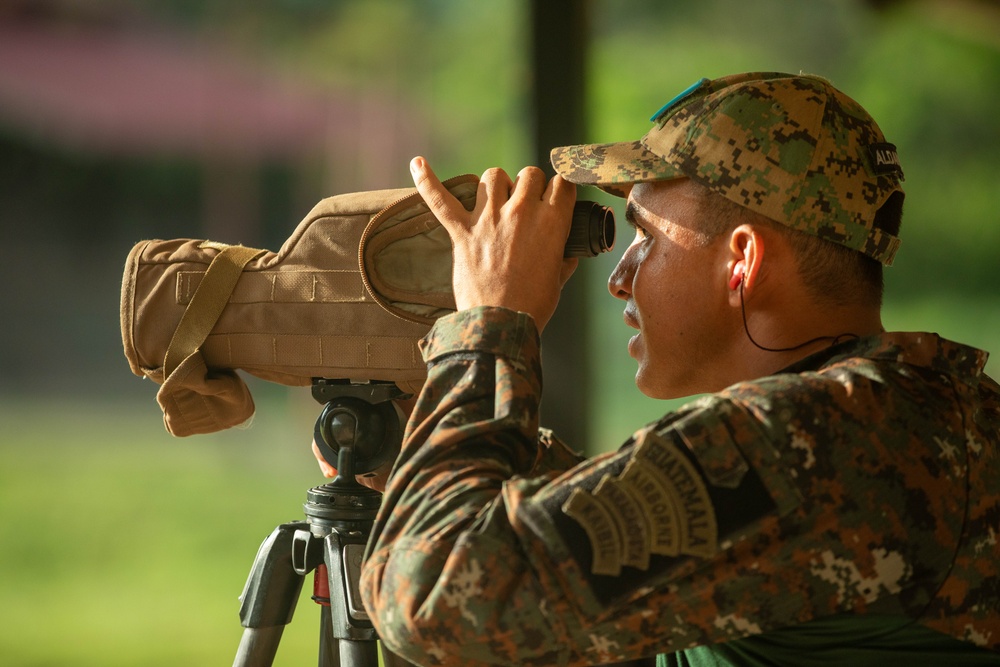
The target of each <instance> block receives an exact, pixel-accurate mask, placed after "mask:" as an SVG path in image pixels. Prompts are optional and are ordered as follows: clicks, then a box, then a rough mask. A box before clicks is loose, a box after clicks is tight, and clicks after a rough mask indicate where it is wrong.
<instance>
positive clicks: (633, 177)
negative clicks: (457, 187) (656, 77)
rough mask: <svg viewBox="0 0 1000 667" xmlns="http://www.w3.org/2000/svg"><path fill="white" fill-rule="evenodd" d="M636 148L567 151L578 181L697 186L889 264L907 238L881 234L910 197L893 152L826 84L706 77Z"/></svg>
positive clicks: (556, 160) (609, 185) (771, 77)
mask: <svg viewBox="0 0 1000 667" xmlns="http://www.w3.org/2000/svg"><path fill="white" fill-rule="evenodd" d="M650 120H652V121H654V122H655V123H656V125H655V126H654V127H653V129H651V130H650V131H649V132H648V133H647V134H646V136H644V137H643V138H642V139H640V140H639V141H630V142H624V143H613V144H588V145H581V146H565V147H562V148H556V149H553V151H552V166H553V167H554V168H555V170H556V172H558V173H559V174H560V175H562V176H563V177H564V178H566V179H567V180H569V181H572V182H574V183H580V184H590V185H597V186H599V187H602V188H603V189H605V190H607V191H608V192H611V193H613V194H617V195H620V196H621V195H624V194H625V193H626V191H627V188H621V187H616V186H623V185H629V184H632V183H641V182H647V181H658V180H668V179H674V178H683V177H687V178H691V179H692V180H694V181H697V182H698V183H701V184H702V185H704V186H706V187H707V188H709V189H711V190H714V191H715V192H718V193H719V194H721V195H723V196H724V197H726V198H727V199H729V200H731V201H733V202H736V203H737V204H739V205H741V206H744V207H746V208H749V209H751V210H753V211H757V212H758V213H761V214H763V215H765V216H767V217H768V218H770V219H772V220H775V221H777V222H780V223H783V224H785V225H788V226H789V227H792V228H794V229H798V230H801V231H803V232H807V233H809V234H814V235H816V236H819V237H821V238H824V239H828V240H830V241H833V242H835V243H839V244H841V245H844V246H847V247H849V248H852V249H854V250H858V251H860V252H863V253H864V254H866V255H868V256H870V257H873V258H874V259H877V260H878V261H880V262H882V263H883V264H886V265H888V264H892V259H893V257H894V255H895V254H896V250H897V249H898V247H899V243H900V241H899V238H897V237H896V236H893V235H892V234H889V233H887V232H884V231H882V230H879V229H876V228H873V222H874V218H875V212H876V211H877V210H878V209H879V207H881V206H882V204H884V203H885V201H886V200H887V199H888V198H889V196H890V195H891V194H892V193H894V192H899V193H902V187H901V186H900V181H902V180H903V170H902V168H901V167H900V165H899V159H898V157H897V154H896V147H895V146H893V145H892V144H890V143H887V142H886V141H885V137H884V136H883V135H882V131H881V130H880V129H879V127H878V125H877V124H876V123H875V121H874V120H873V119H872V117H871V116H870V115H869V114H868V113H867V112H866V111H865V110H864V109H863V108H862V107H861V105H859V104H858V103H857V102H855V101H854V100H852V99H851V98H849V97H848V96H846V95H844V94H843V93H842V92H840V91H839V90H837V89H836V88H834V87H833V86H832V85H830V83H829V82H828V81H826V80H824V79H822V78H820V77H816V76H810V75H804V74H803V75H794V74H782V73H777V72H766V73H762V72H752V73H746V74H735V75H732V76H727V77H723V78H720V79H714V80H709V79H702V80H701V81H699V82H697V83H696V84H694V85H693V86H691V87H690V88H688V89H687V90H685V91H684V92H682V93H681V94H680V95H678V96H677V97H675V98H674V99H673V100H671V101H670V102H668V103H667V104H666V105H665V106H664V107H663V108H662V109H660V110H659V111H658V112H657V113H656V114H654V115H653V117H652V118H651V119H650Z"/></svg>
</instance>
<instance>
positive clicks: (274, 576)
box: [233, 380, 410, 667]
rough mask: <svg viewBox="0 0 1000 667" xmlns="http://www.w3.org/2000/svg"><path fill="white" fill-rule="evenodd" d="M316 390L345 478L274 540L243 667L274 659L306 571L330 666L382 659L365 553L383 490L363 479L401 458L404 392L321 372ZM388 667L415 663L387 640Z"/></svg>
mask: <svg viewBox="0 0 1000 667" xmlns="http://www.w3.org/2000/svg"><path fill="white" fill-rule="evenodd" d="M313 396H314V397H315V398H316V399H317V400H318V401H320V402H321V403H325V407H324V408H323V411H322V413H321V414H320V416H319V418H318V419H317V421H316V427H315V440H316V444H317V445H318V446H319V448H320V451H321V452H322V453H323V456H324V458H326V459H327V460H328V461H330V462H331V463H332V462H333V461H332V460H331V459H334V460H336V462H337V463H336V467H337V477H336V478H335V479H334V480H333V481H332V482H330V483H329V484H324V485H323V486H318V487H314V488H312V489H310V490H309V491H308V492H307V501H306V503H305V505H304V510H305V515H306V520H305V521H293V522H290V523H285V524H282V525H280V526H278V527H277V528H275V529H274V531H273V532H272V533H271V534H270V535H269V536H268V537H267V539H265V540H264V542H263V543H262V544H261V546H260V549H259V550H258V552H257V557H256V558H255V559H254V563H253V567H252V568H251V570H250V576H249V577H248V579H247V583H246V585H245V586H244V588H243V594H242V595H240V602H241V607H240V622H241V624H242V625H243V627H244V628H245V630H244V631H243V636H242V638H241V640H240V645H239V648H238V649H237V652H236V659H235V660H234V661H233V666H234V667H264V666H267V665H271V664H272V663H273V661H274V657H275V655H276V653H277V651H278V644H279V642H280V641H281V635H282V632H283V631H284V629H285V626H286V625H288V624H289V623H290V622H291V620H292V614H293V613H294V611H295V604H296V602H297V601H298V598H299V593H300V592H301V590H302V584H303V580H304V579H305V575H307V574H308V573H310V572H313V573H314V575H313V576H314V584H313V600H315V601H316V602H317V603H319V604H320V610H321V611H320V637H319V662H318V664H319V666H320V667H340V666H341V665H343V667H376V666H377V665H378V651H377V637H376V633H375V628H374V627H373V626H372V623H371V620H370V619H369V616H368V613H367V612H366V611H365V609H364V607H363V606H362V603H361V591H360V578H361V561H362V558H363V556H364V551H365V546H366V545H367V543H368V538H369V536H370V535H371V529H372V525H373V524H374V522H375V515H376V513H377V512H378V508H379V505H380V503H381V498H382V496H381V494H380V493H379V492H378V491H374V490H372V489H369V488H366V487H364V486H362V485H361V484H358V482H357V481H356V480H355V474H357V473H364V472H367V471H369V470H373V469H375V468H377V467H378V466H379V465H381V464H382V463H384V462H385V461H387V460H389V458H394V457H395V455H396V453H397V452H398V451H399V443H400V441H401V439H402V436H401V434H400V429H399V418H398V413H397V412H396V409H395V407H394V406H393V405H392V403H391V402H390V401H391V399H393V398H402V397H403V396H402V392H400V391H399V389H398V388H396V386H395V385H392V384H379V383H374V384H362V385H358V384H350V383H345V382H337V381H330V380H315V381H314V382H313ZM382 659H383V663H384V664H385V665H386V667H407V666H408V665H410V663H408V662H407V661H405V660H403V659H402V658H399V657H398V656H395V655H393V654H392V653H391V652H389V651H387V650H386V649H385V647H384V646H383V647H382Z"/></svg>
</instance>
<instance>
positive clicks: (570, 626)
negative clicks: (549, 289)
mask: <svg viewBox="0 0 1000 667" xmlns="http://www.w3.org/2000/svg"><path fill="white" fill-rule="evenodd" d="M423 352H424V356H425V359H426V360H427V362H428V370H429V374H428V381H427V384H426V385H425V388H424V391H423V392H422V394H421V396H420V399H419V401H418V404H417V407H416V409H415V411H414V414H413V416H412V417H411V421H410V424H409V426H408V428H407V433H406V437H405V441H404V444H403V448H402V452H401V454H400V457H399V459H398V461H397V464H396V466H395V468H394V470H393V473H392V475H391V477H390V479H389V482H388V486H387V489H386V494H385V497H384V499H383V504H382V507H381V509H380V512H379V516H378V519H377V521H376V525H375V528H374V531H373V536H372V539H371V541H370V542H369V552H368V554H367V557H366V562H365V566H364V570H363V576H362V590H363V595H364V600H365V604H366V606H367V608H368V610H369V612H370V613H371V614H372V617H373V619H374V622H375V625H376V628H377V630H378V632H379V634H380V637H381V638H382V640H383V641H384V642H385V643H386V644H387V645H388V646H389V647H390V648H392V649H393V650H394V651H396V652H397V653H398V654H399V655H401V656H403V657H405V658H407V659H409V660H411V661H413V662H416V663H419V664H427V665H447V664H455V665H472V664H496V665H512V664H520V665H571V664H574V665H575V664H578V665H588V664H602V663H608V662H614V661H620V660H627V659H633V658H637V657H642V656H650V655H654V654H656V653H666V652H671V651H674V650H677V649H680V648H686V647H689V646H693V645H698V644H703V643H708V642H715V641H725V640H727V639H732V638H736V637H740V636H745V635H747V634H752V633H754V632H760V631H761V630H762V629H763V628H762V625H761V624H762V619H761V612H760V594H761V592H762V588H761V587H762V586H763V587H764V589H763V590H764V592H765V593H766V594H768V595H771V594H773V598H768V599H769V602H768V604H769V606H770V608H769V609H768V610H767V611H766V616H767V624H768V626H770V625H771V624H774V623H777V624H781V623H785V624H787V623H788V622H791V621H793V620H794V616H795V613H796V611H797V610H800V609H801V608H802V607H801V604H800V603H801V600H800V599H798V597H799V596H793V597H788V596H785V595H784V593H786V592H787V591H788V590H790V589H791V588H792V587H794V586H795V585H797V582H796V581H795V579H794V578H792V579H789V580H788V581H786V582H782V577H783V576H784V572H785V570H788V569H793V567H796V566H794V564H793V563H789V562H788V561H787V559H786V558H785V556H784V553H785V552H784V551H782V550H781V549H780V548H779V544H778V542H779V541H778V540H777V534H778V533H779V531H780V520H781V516H782V515H786V514H787V513H788V512H789V511H790V510H791V508H793V507H794V506H795V505H796V503H797V496H796V494H795V491H794V489H792V488H791V487H790V486H789V485H788V484H787V483H786V481H785V480H784V478H783V477H782V476H781V475H777V474H776V475H771V474H768V475H758V473H757V472H756V471H755V467H756V466H760V465H767V464H768V462H767V461H765V460H758V461H755V462H754V463H753V465H751V464H750V463H749V462H748V461H747V460H746V459H745V458H744V455H743V454H742V453H741V451H740V450H739V449H737V448H736V446H735V445H734V444H732V443H734V441H735V439H736V438H739V439H742V440H747V439H749V440H753V439H758V438H760V436H761V434H760V433H759V432H756V431H754V429H755V426H754V420H753V419H752V418H750V416H749V415H747V414H745V413H743V412H742V411H741V410H740V409H739V408H737V407H734V406H731V405H729V404H725V403H723V404H719V405H713V406H711V407H710V408H706V407H705V406H700V407H698V406H696V407H695V408H693V409H692V410H691V411H689V412H682V413H680V414H679V415H677V416H676V417H673V418H671V420H670V421H667V422H664V423H662V424H658V425H654V426H652V427H650V428H647V429H644V430H643V431H641V432H639V433H637V434H636V436H635V437H634V438H633V439H632V440H630V441H629V442H628V443H626V445H625V446H623V447H622V449H621V450H619V451H618V452H615V453H611V454H607V455H604V456H600V457H596V458H594V459H591V460H588V461H586V462H583V463H579V464H578V465H575V466H574V467H572V468H569V469H566V468H567V467H568V466H569V465H570V464H572V463H576V462H577V459H575V458H574V457H566V458H563V457H561V456H559V457H556V458H557V459H558V460H559V461H561V465H552V464H551V459H552V456H551V452H546V450H544V449H541V448H540V441H539V438H538V429H537V415H538V402H539V395H540V391H541V376H540V363H539V349H538V336H537V332H536V330H535V328H534V325H533V322H532V320H531V319H530V318H529V317H528V316H527V315H524V314H520V313H514V312H512V311H506V310H502V309H475V310H472V311H463V312H459V313H456V314H454V315H451V316H449V317H446V318H443V319H442V320H439V321H438V323H437V324H436V325H435V327H434V328H433V329H432V331H431V333H430V334H429V335H428V337H427V339H425V341H424V345H423ZM709 414H710V415H716V416H718V419H715V418H713V419H712V420H708V421H706V419H705V415H709ZM702 440H705V441H711V442H713V443H715V444H716V445H719V443H721V446H715V447H713V448H712V449H711V451H710V452H708V453H705V454H703V455H701V456H700V457H699V456H695V455H693V454H692V452H693V451H697V450H698V449H699V447H695V448H692V445H697V444H698V443H699V442H701V441H702ZM542 446H544V445H542ZM542 461H545V463H544V464H541V465H540V462H542ZM772 463H773V462H772ZM721 507H728V508H732V509H729V510H727V511H725V512H720V511H718V510H717V509H716V508H721ZM750 610H752V611H750ZM744 611H746V612H747V613H743V612H744Z"/></svg>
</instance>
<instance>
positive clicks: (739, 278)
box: [729, 262, 743, 289]
mask: <svg viewBox="0 0 1000 667" xmlns="http://www.w3.org/2000/svg"><path fill="white" fill-rule="evenodd" d="M741 282H743V262H737V264H736V266H734V267H733V277H732V278H730V279H729V289H736V288H737V287H739V286H740V283H741Z"/></svg>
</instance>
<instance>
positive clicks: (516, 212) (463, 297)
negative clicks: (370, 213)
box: [410, 157, 578, 331]
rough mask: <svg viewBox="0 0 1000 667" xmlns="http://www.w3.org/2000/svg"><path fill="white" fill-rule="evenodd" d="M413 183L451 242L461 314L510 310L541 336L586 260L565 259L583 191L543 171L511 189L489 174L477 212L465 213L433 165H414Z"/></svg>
mask: <svg viewBox="0 0 1000 667" xmlns="http://www.w3.org/2000/svg"><path fill="white" fill-rule="evenodd" d="M410 171H411V173H412V175H413V182H414V183H415V184H416V186H417V190H418V191H419V192H420V194H421V196H422V197H423V198H424V201H425V202H427V205H428V206H429V207H430V209H431V211H432V212H433V213H434V215H435V216H436V217H437V219H438V220H439V221H440V222H441V225H442V226H443V227H444V228H445V229H446V230H447V231H448V234H449V235H450V236H451V241H452V247H453V253H454V265H453V272H452V283H453V289H454V292H455V302H456V305H457V307H458V309H459V310H463V309H466V308H473V307H475V306H502V307H504V308H510V309H512V310H518V311H521V312H525V313H528V314H529V315H531V316H532V318H534V320H535V325H536V326H537V327H538V330H539V331H541V330H542V329H543V328H544V327H545V325H546V324H547V323H548V321H549V318H551V317H552V313H553V312H554V311H555V308H556V304H557V302H558V301H559V292H560V290H561V289H562V286H563V285H564V284H565V282H566V281H567V280H568V279H569V277H570V275H572V273H573V271H574V270H575V269H576V265H577V262H578V260H577V259H575V258H573V259H564V258H563V250H564V248H565V246H566V239H567V237H568V236H569V230H570V222H571V219H572V214H573V204H574V203H575V201H576V186H575V185H573V184H572V183H570V182H569V181H566V180H563V179H562V178H561V177H559V176H556V177H554V178H553V179H552V180H550V181H548V182H546V179H545V174H544V173H543V172H542V170H541V169H538V168H537V167H525V168H524V169H522V170H521V171H520V173H518V175H517V178H516V179H515V180H514V181H511V179H510V177H509V176H508V175H507V174H506V173H505V172H504V171H503V170H502V169H490V170H488V171H486V173H484V174H483V176H482V178H481V179H480V182H479V191H478V193H477V195H476V206H475V208H474V209H473V210H472V211H467V210H465V207H464V206H462V204H461V202H459V201H458V200H457V199H456V198H455V197H454V196H452V194H451V193H450V192H448V190H447V188H445V187H444V186H443V185H442V184H441V181H440V180H438V178H437V176H436V175H435V174H434V172H433V171H432V170H431V168H430V166H429V165H428V164H427V161H426V160H425V159H424V158H422V157H416V158H414V159H413V160H412V161H411V162H410Z"/></svg>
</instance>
